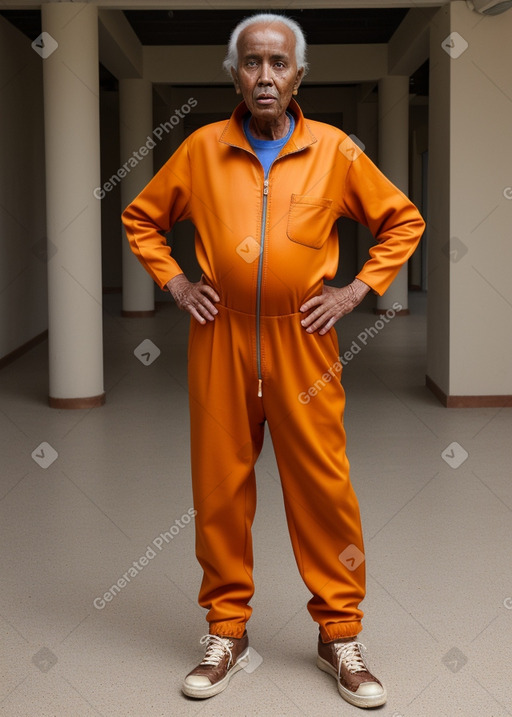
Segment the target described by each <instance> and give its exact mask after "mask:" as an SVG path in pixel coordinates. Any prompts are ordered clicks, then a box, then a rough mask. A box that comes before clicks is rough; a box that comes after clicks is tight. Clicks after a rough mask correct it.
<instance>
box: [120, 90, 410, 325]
mask: <svg viewBox="0 0 512 717" xmlns="http://www.w3.org/2000/svg"><path fill="white" fill-rule="evenodd" d="M288 111H290V112H292V113H293V115H294V117H295V129H294V131H293V133H292V135H291V137H290V139H289V140H288V142H287V144H286V145H285V146H284V147H283V148H282V150H281V152H280V154H279V156H278V157H277V159H275V160H274V162H273V164H272V166H271V168H270V170H269V173H268V178H267V179H266V180H265V179H264V172H263V168H262V166H261V164H260V162H259V160H258V158H257V156H256V154H255V152H254V151H253V149H252V148H251V146H250V144H249V142H248V140H247V138H246V136H245V134H244V131H243V126H242V120H243V116H244V115H245V114H246V113H247V112H248V110H247V107H246V105H245V103H244V102H241V103H240V104H239V105H238V106H237V107H236V109H235V110H234V112H233V114H232V116H231V118H230V119H229V120H225V121H221V122H215V123H212V124H209V125H206V126H204V127H202V128H200V129H198V130H196V131H195V132H194V133H193V134H191V135H190V137H188V138H187V139H186V140H185V141H184V142H183V143H182V144H181V146H180V147H179V148H178V149H177V150H176V152H174V154H173V155H172V156H171V157H170V159H169V160H168V161H167V162H166V163H165V164H164V166H163V167H162V168H161V169H160V171H159V172H158V173H157V174H156V175H155V176H154V178H153V179H152V180H151V181H150V182H149V184H148V185H147V186H146V187H145V189H144V190H143V191H142V192H141V193H140V194H139V195H138V197H136V199H135V200H134V201H133V202H132V203H131V204H130V205H129V206H128V207H127V208H126V209H125V211H124V212H123V223H124V225H125V227H126V230H127V234H128V239H129V242H130V245H131V248H132V250H133V252H134V253H135V255H136V256H137V257H138V259H139V261H140V262H141V263H142V265H143V266H144V267H145V269H146V270H147V271H148V272H149V274H150V275H151V276H152V277H153V279H154V280H155V281H156V282H157V284H158V285H159V286H160V287H161V288H162V289H165V288H166V284H167V282H168V281H169V280H170V279H172V278H173V277H174V276H176V275H177V274H180V273H182V270H181V269H180V267H179V265H178V264H177V262H176V261H175V259H174V258H173V257H172V256H171V249H170V247H169V246H168V245H167V243H166V240H165V237H164V236H163V234H164V233H165V232H168V231H169V230H170V229H171V227H172V226H173V225H174V223H175V222H178V221H182V220H185V219H190V220H191V221H192V222H193V224H194V226H195V228H196V235H195V248H196V255H197V259H198V261H199V265H200V267H201V269H202V271H203V274H204V277H205V280H206V282H207V283H208V284H210V285H211V286H212V287H214V289H215V290H216V291H217V293H218V294H219V297H220V303H221V304H223V305H224V306H226V307H228V308H231V309H235V310H237V311H240V312H244V313H248V314H255V315H260V316H281V315H286V314H296V313H298V311H299V307H300V306H301V305H302V304H303V303H304V302H305V301H307V300H308V299H310V298H311V297H312V296H315V295H318V294H320V293H321V291H322V285H323V281H324V279H332V278H333V277H334V275H335V274H336V270H337V266H338V253H339V252H338V233H337V229H336V224H335V222H336V219H338V218H339V217H342V216H345V217H350V218H351V219H355V220H356V221H358V222H360V223H361V224H364V225H365V226H367V227H368V228H369V229H370V231H371V232H372V234H373V236H374V237H375V238H376V240H377V242H378V243H377V244H376V245H375V246H373V247H372V248H371V249H370V258H369V259H368V261H367V262H366V263H365V265H364V266H363V268H362V270H361V271H360V272H359V273H358V274H357V277H358V278H359V279H361V280H362V281H364V282H365V283H366V284H368V285H369V286H370V287H371V288H372V289H373V290H374V291H375V292H376V293H378V294H382V293H384V291H385V290H386V289H387V288H388V286H389V285H390V283H391V282H392V281H393V279H394V278H395V276H396V274H397V273H398V271H399V269H400V267H401V266H402V264H403V263H404V262H405V261H406V260H407V259H408V258H409V257H410V256H411V254H412V253H413V251H414V249H415V248H416V245H417V244H418V242H419V240H420V237H421V235H422V232H423V229H424V221H423V219H422V218H421V216H420V214H419V213H418V210H417V209H416V207H415V206H414V205H413V204H412V203H411V202H410V200H409V199H408V198H407V197H406V196H405V195H404V194H403V193H402V192H401V191H400V190H398V189H397V187H395V186H394V185H393V184H392V183H391V182H390V181H389V180H388V179H387V178H386V177H385V176H384V175H383V174H382V173H381V172H380V170H379V169H378V168H377V167H376V166H375V165H374V164H373V162H372V161H371V160H370V159H369V158H368V157H367V156H366V155H365V154H364V153H362V152H361V151H360V149H359V148H358V147H357V145H355V144H354V143H353V142H352V140H351V139H350V138H349V137H348V136H347V135H346V134H345V133H344V132H342V131H341V130H339V129H337V128H335V127H332V126H330V125H327V124H324V123H322V122H316V121H311V120H306V119H305V118H304V116H303V114H302V111H301V109H300V107H299V105H298V104H297V103H296V102H295V100H291V102H290V105H289V106H288ZM243 259H245V261H244V260H243Z"/></svg>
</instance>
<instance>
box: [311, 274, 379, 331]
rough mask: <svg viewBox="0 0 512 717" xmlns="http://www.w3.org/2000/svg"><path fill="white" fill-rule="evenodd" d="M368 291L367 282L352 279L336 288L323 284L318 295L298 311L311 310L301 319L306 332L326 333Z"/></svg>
mask: <svg viewBox="0 0 512 717" xmlns="http://www.w3.org/2000/svg"><path fill="white" fill-rule="evenodd" d="M369 291H370V287H369V286H368V284H365V283H364V281H361V280H360V279H354V281H353V282H352V283H351V284H348V286H342V287H341V288H336V287H334V286H324V287H323V290H322V293H321V294H320V296H314V297H313V298H312V299H309V301H306V303H305V304H303V305H302V306H301V307H300V311H302V312H305V311H311V313H310V314H309V316H307V317H306V318H305V319H302V320H301V324H302V326H303V327H304V328H305V329H306V331H307V332H308V334H312V333H313V332H314V331H318V333H319V334H326V333H327V332H328V331H329V330H330V329H331V328H332V327H333V326H334V324H335V323H336V321H338V319H341V317H342V316H345V315H346V314H349V313H350V312H351V311H352V310H353V309H355V307H356V306H358V304H360V303H361V301H362V300H363V299H364V297H365V296H366V294H367V293H368V292H369Z"/></svg>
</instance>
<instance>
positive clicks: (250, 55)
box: [243, 52, 289, 60]
mask: <svg viewBox="0 0 512 717" xmlns="http://www.w3.org/2000/svg"><path fill="white" fill-rule="evenodd" d="M261 58H262V55H260V54H258V53H257V52H250V53H248V54H247V55H244V57H243V59H244V60H261ZM270 59H271V60H288V59H289V58H288V55H271V56H270Z"/></svg>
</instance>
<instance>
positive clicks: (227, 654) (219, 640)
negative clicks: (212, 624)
mask: <svg viewBox="0 0 512 717" xmlns="http://www.w3.org/2000/svg"><path fill="white" fill-rule="evenodd" d="M199 642H200V643H201V645H204V644H205V643H206V653H205V656H204V659H203V661H202V662H200V663H199V665H198V666H197V667H195V668H194V669H193V670H192V671H191V672H189V673H188V675H187V676H186V677H185V679H184V681H183V685H182V687H181V689H182V692H184V694H186V695H187V696H188V697H197V698H200V699H203V698H205V697H213V695H217V694H218V693H219V692H222V690H225V689H226V687H227V686H228V684H229V680H230V679H231V677H232V676H233V675H234V674H235V672H238V671H239V670H241V669H242V668H243V667H244V666H245V665H246V664H249V638H248V637H247V630H246V631H245V632H244V634H243V635H242V637H240V638H236V637H227V636H226V637H225V636H223V635H204V637H202V638H201V639H200V640H199Z"/></svg>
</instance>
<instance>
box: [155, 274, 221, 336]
mask: <svg viewBox="0 0 512 717" xmlns="http://www.w3.org/2000/svg"><path fill="white" fill-rule="evenodd" d="M167 288H168V289H169V291H170V292H171V294H172V295H173V297H174V301H175V302H176V304H177V306H178V308H179V309H181V310H182V311H188V313H189V314H191V315H192V316H193V317H194V319H196V320H197V321H199V323H200V324H205V323H206V320H208V321H213V320H214V319H215V316H216V315H217V314H218V310H217V309H216V308H215V302H217V301H220V297H219V295H218V294H217V292H216V291H215V289H213V288H212V287H211V286H208V284H206V283H205V281H204V279H203V277H201V281H198V282H197V283H195V284H194V283H193V282H191V281H189V280H188V279H187V277H186V276H185V274H178V275H177V276H175V277H174V278H173V279H171V280H170V281H168V282H167Z"/></svg>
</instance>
